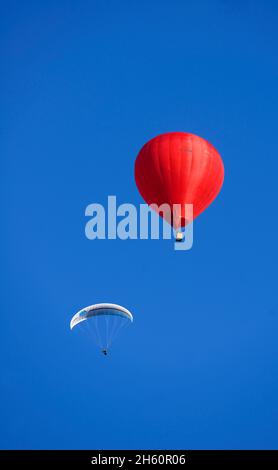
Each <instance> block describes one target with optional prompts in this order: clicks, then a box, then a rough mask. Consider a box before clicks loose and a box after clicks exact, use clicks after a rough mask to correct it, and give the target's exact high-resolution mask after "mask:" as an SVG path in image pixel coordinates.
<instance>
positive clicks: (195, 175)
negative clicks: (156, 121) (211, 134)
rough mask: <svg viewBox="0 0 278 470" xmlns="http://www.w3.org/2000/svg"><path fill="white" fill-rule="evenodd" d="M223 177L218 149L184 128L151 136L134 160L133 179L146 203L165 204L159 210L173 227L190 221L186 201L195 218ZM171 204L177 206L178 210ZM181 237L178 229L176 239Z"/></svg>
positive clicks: (211, 197) (206, 205) (220, 184)
mask: <svg viewBox="0 0 278 470" xmlns="http://www.w3.org/2000/svg"><path fill="white" fill-rule="evenodd" d="M223 180H224V165H223V162H222V159H221V157H220V155H219V153H218V152H217V150H216V149H215V148H214V147H213V146H212V145H211V144H210V143H209V142H207V141H206V140H204V139H202V138H201V137H198V136H197V135H194V134H188V133H185V132H168V133H166V134H161V135H158V136H157V137H154V138H153V139H151V140H150V141H149V142H147V143H146V144H145V145H144V146H143V147H142V149H141V150H140V152H139V154H138V156H137V158H136V161H135V181H136V184H137V187H138V189H139V192H140V194H141V196H142V197H143V199H144V200H145V201H146V202H147V204H149V205H151V204H156V205H157V206H158V207H159V206H161V205H162V204H165V203H166V204H168V206H169V208H170V211H168V213H167V212H166V213H165V211H164V212H161V211H158V212H159V214H160V215H161V216H163V217H164V218H165V219H166V220H167V222H169V223H170V224H171V225H172V226H173V227H174V229H175V230H178V229H179V228H180V227H185V226H186V225H187V224H188V223H189V222H190V221H191V220H189V219H188V216H187V212H186V209H185V204H193V219H195V218H196V217H197V216H198V215H199V214H201V212H203V211H204V210H205V209H206V208H207V207H208V206H209V205H210V203H211V202H212V201H213V200H214V199H215V197H216V196H217V194H218V193H219V191H220V189H221V186H222V184H223ZM174 205H177V206H178V207H180V209H179V211H178V212H177V210H176V206H174ZM154 209H155V208H154ZM155 210H156V209H155ZM180 237H181V233H180V232H177V240H178V239H180Z"/></svg>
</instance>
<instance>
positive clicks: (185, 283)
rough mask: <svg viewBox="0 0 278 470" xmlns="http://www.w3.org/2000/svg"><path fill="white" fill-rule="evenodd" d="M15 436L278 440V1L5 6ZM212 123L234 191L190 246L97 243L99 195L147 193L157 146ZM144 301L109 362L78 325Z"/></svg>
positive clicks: (9, 395) (24, 441)
mask: <svg viewBox="0 0 278 470" xmlns="http://www.w3.org/2000/svg"><path fill="white" fill-rule="evenodd" d="M0 16H1V20H0V21H1V50H2V53H1V57H2V59H1V61H2V67H1V68H2V73H1V77H0V90H1V102H2V105H1V157H2V158H1V159H2V170H1V180H2V182H1V201H2V228H1V251H2V261H1V265H2V269H1V271H2V274H1V290H2V296H1V312H2V328H1V343H0V344H1V358H2V361H1V363H2V364H1V374H0V381H1V400H0V403H1V404H0V407H1V415H0V418H1V431H0V446H1V448H8V449H14V448H16V449H19V448H20V449H42V448H65V449H74V448H76V449H77V448H78V449H83V448H103V449H104V448H114V449H122V448H160V449H161V448H169V449H174V448H187V449H200V448H206V449H211V448H238V449H240V448H250V449H255V448H278V436H277V426H278V399H277V397H278V341H277V334H278V333H277V330H278V301H277V235H278V234H277V228H278V224H277V172H278V163H277V134H276V133H277V105H278V100H277V36H278V34H277V20H278V6H277V2H275V1H274V0H273V1H262V0H261V1H244V2H242V1H239V0H238V1H235V0H233V1H223V0H222V1H220V0H219V1H208V0H207V1H196V0H194V1H193V0H192V1H182V0H179V1H178V0H172V1H168V0H167V1H163V0H160V1H158V0H151V1H146V0H141V1H140V2H139V1H132V0H128V1H127V0H126V1H104V0H102V1H100V0H99V1H96V0H93V1H89V0H87V1H80V2H75V1H59V0H56V1H49V0H48V1H39V2H37V1H24V2H22V1H9V2H1V15H0ZM167 131H185V132H192V133H196V134H198V135H200V136H202V137H204V138H206V139H207V140H209V141H210V142H211V143H212V144H213V145H214V146H215V147H216V148H217V149H218V151H219V152H220V153H221V155H222V157H223V160H224V163H225V170H226V177H225V183H224V186H223V190H222V192H221V194H220V196H219V197H218V198H217V200H216V201H215V202H214V203H213V204H212V206H211V207H210V208H209V209H208V210H207V211H206V212H205V213H203V214H202V215H201V216H200V217H199V218H198V219H197V220H196V222H195V225H194V247H193V249H192V250H191V251H189V252H175V251H174V250H173V248H172V243H171V242H170V241H163V240H160V241H151V240H149V241H140V240H138V241H137V240H136V241H134V240H130V241H121V240H116V241H89V240H87V239H86V238H85V235H84V227H85V222H86V219H85V216H84V211H85V207H86V206H87V204H89V203H91V202H100V203H101V202H103V203H105V201H106V198H107V195H108V194H111V195H113V194H115V195H117V198H118V201H119V203H122V202H132V203H134V204H136V205H137V204H139V203H140V202H142V200H141V198H140V196H139V194H138V191H137V189H136V186H135V183H134V178H133V166H134V160H135V158H136V155H137V152H138V151H139V149H140V148H141V146H142V145H143V144H144V143H145V142H146V141H147V140H148V139H150V138H152V137H154V136H155V135H157V134H159V133H163V132H167ZM105 301H110V302H115V303H120V304H122V305H124V306H126V307H127V308H129V309H130V310H131V311H132V312H133V313H134V317H135V322H134V325H133V326H132V327H130V328H129V329H128V330H126V331H125V333H124V335H122V336H121V339H119V340H118V341H117V342H116V343H115V345H114V349H113V351H112V354H111V356H110V357H109V358H104V357H102V356H101V355H100V354H99V353H98V352H97V350H96V348H95V346H94V345H91V343H90V341H89V340H88V338H86V337H83V336H81V335H74V334H72V333H71V332H70V330H69V321H70V318H71V316H72V315H73V314H74V313H75V312H76V311H77V310H78V309H79V308H82V307H84V306H86V305H89V304H92V303H96V302H105Z"/></svg>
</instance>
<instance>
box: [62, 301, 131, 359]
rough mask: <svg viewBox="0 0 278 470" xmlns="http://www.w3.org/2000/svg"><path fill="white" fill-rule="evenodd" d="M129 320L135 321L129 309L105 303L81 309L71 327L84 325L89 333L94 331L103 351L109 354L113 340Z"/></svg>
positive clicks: (73, 319)
mask: <svg viewBox="0 0 278 470" xmlns="http://www.w3.org/2000/svg"><path fill="white" fill-rule="evenodd" d="M129 322H133V315H132V314H131V312H130V311H129V310H127V309H126V308H124V307H122V306H121V305H117V304H110V303H103V304H95V305H90V306H89V307H85V308H83V309H82V310H79V311H78V312H77V313H76V314H75V315H74V316H73V317H72V319H71V322H70V329H71V330H72V329H73V328H75V327H76V326H77V325H79V324H82V325H84V326H85V327H86V329H87V330H88V331H89V333H90V332H92V334H93V335H92V336H93V337H94V338H95V340H96V342H97V344H98V346H99V347H100V350H101V352H102V353H103V354H104V355H105V356H107V354H108V348H109V347H110V345H111V342H112V341H113V340H114V339H115V337H116V336H117V335H118V333H119V331H120V330H121V329H122V327H123V326H125V325H126V324H128V323H129Z"/></svg>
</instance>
